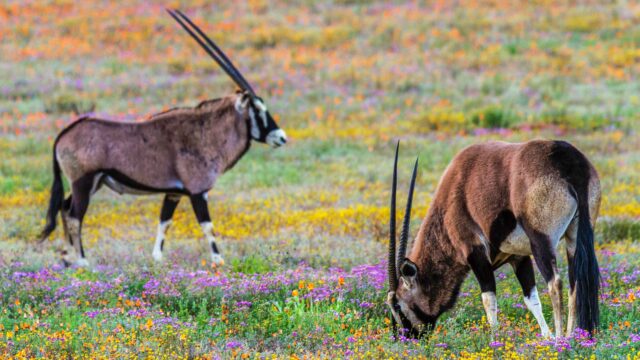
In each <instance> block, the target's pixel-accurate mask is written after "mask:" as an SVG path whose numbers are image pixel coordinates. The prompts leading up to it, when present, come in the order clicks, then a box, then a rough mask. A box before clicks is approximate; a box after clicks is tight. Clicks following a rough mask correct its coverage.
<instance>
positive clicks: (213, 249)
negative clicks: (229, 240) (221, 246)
mask: <svg viewBox="0 0 640 360" xmlns="http://www.w3.org/2000/svg"><path fill="white" fill-rule="evenodd" d="M211 250H212V251H213V252H214V253H215V254H219V252H218V246H216V243H215V242H212V243H211Z"/></svg>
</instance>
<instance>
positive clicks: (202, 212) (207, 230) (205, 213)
mask: <svg viewBox="0 0 640 360" xmlns="http://www.w3.org/2000/svg"><path fill="white" fill-rule="evenodd" d="M190 199H191V206H192V207H193V211H194V212H195V213H196V218H197V219H198V222H199V223H200V227H201V228H202V232H204V236H205V237H206V238H207V242H208V244H209V250H210V253H211V262H213V263H214V264H215V265H223V264H224V259H222V256H221V255H220V252H219V251H218V246H217V245H216V238H215V236H214V234H213V224H212V223H211V217H210V216H209V209H208V208H207V193H206V192H204V193H201V194H197V195H191V197H190Z"/></svg>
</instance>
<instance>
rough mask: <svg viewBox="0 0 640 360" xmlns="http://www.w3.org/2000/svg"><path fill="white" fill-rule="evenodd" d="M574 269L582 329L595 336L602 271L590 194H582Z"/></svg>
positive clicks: (579, 322)
mask: <svg viewBox="0 0 640 360" xmlns="http://www.w3.org/2000/svg"><path fill="white" fill-rule="evenodd" d="M585 190H586V189H585ZM572 266H573V273H574V274H575V277H576V290H575V291H576V306H577V312H578V327H580V328H581V329H584V330H587V331H589V332H590V333H592V332H593V330H595V329H596V328H597V327H598V323H599V321H600V311H599V309H598V291H599V290H600V270H599V269H598V259H596V252H595V249H594V245H593V228H592V227H591V221H590V220H589V202H588V196H587V192H586V191H583V192H582V193H581V194H578V238H577V241H576V253H575V257H574V259H573V264H572Z"/></svg>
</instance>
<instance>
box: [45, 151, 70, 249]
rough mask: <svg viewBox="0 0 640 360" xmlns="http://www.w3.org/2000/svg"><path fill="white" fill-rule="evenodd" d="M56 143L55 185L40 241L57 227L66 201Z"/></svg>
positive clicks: (54, 162) (52, 189)
mask: <svg viewBox="0 0 640 360" xmlns="http://www.w3.org/2000/svg"><path fill="white" fill-rule="evenodd" d="M55 149H56V145H55V144H54V145H53V185H51V198H50V199H49V210H48V211H47V225H45V227H44V229H43V230H42V232H41V233H40V239H39V242H43V241H45V240H46V239H47V237H49V235H51V233H52V232H53V230H55V229H56V217H57V216H58V212H59V211H60V209H61V208H62V203H63V202H64V186H63V184H62V175H61V172H60V164H58V160H57V159H56V150H55Z"/></svg>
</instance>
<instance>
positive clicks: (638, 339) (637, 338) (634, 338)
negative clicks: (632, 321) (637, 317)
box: [629, 334, 640, 343]
mask: <svg viewBox="0 0 640 360" xmlns="http://www.w3.org/2000/svg"><path fill="white" fill-rule="evenodd" d="M629 340H631V342H632V343H636V342H640V334H631V335H629Z"/></svg>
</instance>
